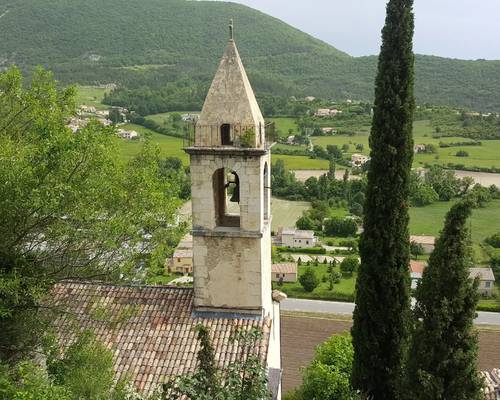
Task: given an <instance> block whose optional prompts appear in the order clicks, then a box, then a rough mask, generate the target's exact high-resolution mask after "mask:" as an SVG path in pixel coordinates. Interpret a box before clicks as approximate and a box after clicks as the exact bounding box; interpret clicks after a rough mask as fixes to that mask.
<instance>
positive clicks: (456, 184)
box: [425, 165, 460, 201]
mask: <svg viewBox="0 0 500 400" xmlns="http://www.w3.org/2000/svg"><path fill="white" fill-rule="evenodd" d="M425 182H426V183H427V184H428V185H430V186H431V187H432V188H433V189H434V190H435V191H436V193H437V194H438V196H439V200H442V201H449V200H451V199H452V198H453V197H456V196H457V195H458V193H459V190H460V180H459V179H457V178H456V177H455V173H454V172H453V171H448V170H445V169H443V168H442V167H439V166H436V165H433V166H431V167H430V168H429V170H428V171H427V172H426V174H425Z"/></svg>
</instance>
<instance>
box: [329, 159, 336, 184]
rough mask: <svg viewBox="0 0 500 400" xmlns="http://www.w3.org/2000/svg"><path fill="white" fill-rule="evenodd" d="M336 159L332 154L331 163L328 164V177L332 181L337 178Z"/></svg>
mask: <svg viewBox="0 0 500 400" xmlns="http://www.w3.org/2000/svg"><path fill="white" fill-rule="evenodd" d="M335 167H336V165H335V159H334V158H333V156H330V160H329V164H328V178H329V179H330V180H332V181H334V180H335Z"/></svg>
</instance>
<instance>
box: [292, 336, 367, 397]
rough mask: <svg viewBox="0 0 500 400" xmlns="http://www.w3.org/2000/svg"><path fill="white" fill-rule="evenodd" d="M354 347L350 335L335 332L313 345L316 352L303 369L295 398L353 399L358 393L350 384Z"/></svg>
mask: <svg viewBox="0 0 500 400" xmlns="http://www.w3.org/2000/svg"><path fill="white" fill-rule="evenodd" d="M353 354H354V350H353V347H352V343H351V337H350V336H349V335H335V336H332V337H331V338H329V339H328V340H327V341H326V342H325V343H323V344H322V345H320V346H318V347H317V348H316V355H315V357H314V360H313V361H312V362H311V364H310V365H309V366H308V367H307V368H306V369H305V370H304V372H303V375H304V377H303V383H302V385H301V386H300V387H299V388H298V390H297V391H296V392H295V393H294V395H293V396H294V397H292V398H293V399H296V400H310V399H318V400H319V399H321V400H355V399H360V398H361V397H360V396H359V395H358V394H357V393H356V391H355V390H354V389H353V388H352V386H351V381H350V376H351V370H352V361H353Z"/></svg>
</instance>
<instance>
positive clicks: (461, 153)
mask: <svg viewBox="0 0 500 400" xmlns="http://www.w3.org/2000/svg"><path fill="white" fill-rule="evenodd" d="M455 155H456V156H457V157H469V153H467V152H466V151H465V150H459V151H457V153H456V154H455Z"/></svg>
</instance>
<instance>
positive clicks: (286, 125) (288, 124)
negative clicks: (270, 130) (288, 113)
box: [267, 117, 299, 137]
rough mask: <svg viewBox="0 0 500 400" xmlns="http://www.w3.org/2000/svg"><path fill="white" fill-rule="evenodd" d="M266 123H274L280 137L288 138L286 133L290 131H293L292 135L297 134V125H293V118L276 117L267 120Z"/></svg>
mask: <svg viewBox="0 0 500 400" xmlns="http://www.w3.org/2000/svg"><path fill="white" fill-rule="evenodd" d="M267 121H269V122H274V124H275V126H276V130H277V131H278V132H279V134H280V136H281V137H287V136H289V135H290V134H289V133H288V131H289V130H290V129H291V130H292V131H293V133H292V135H297V134H298V133H299V131H298V129H297V124H296V123H295V118H288V117H277V118H268V119H267Z"/></svg>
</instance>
